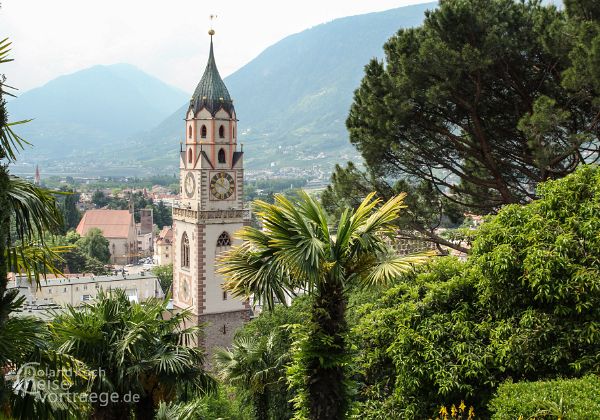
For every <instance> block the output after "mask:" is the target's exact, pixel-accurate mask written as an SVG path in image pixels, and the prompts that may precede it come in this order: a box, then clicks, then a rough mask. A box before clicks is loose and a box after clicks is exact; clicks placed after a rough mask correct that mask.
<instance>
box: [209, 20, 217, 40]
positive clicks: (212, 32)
mask: <svg viewBox="0 0 600 420" xmlns="http://www.w3.org/2000/svg"><path fill="white" fill-rule="evenodd" d="M216 18H217V15H210V29H209V30H208V34H209V35H210V36H213V35H214V34H215V30H214V29H213V21H214V20H215V19H216Z"/></svg>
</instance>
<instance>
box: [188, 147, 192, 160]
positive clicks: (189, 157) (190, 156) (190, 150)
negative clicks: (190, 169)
mask: <svg viewBox="0 0 600 420" xmlns="http://www.w3.org/2000/svg"><path fill="white" fill-rule="evenodd" d="M192 159H193V155H192V149H189V150H188V163H192Z"/></svg>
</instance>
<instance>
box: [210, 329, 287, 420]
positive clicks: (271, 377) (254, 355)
mask: <svg viewBox="0 0 600 420" xmlns="http://www.w3.org/2000/svg"><path fill="white" fill-rule="evenodd" d="M276 341H277V332H275V331H273V332H271V334H269V335H268V336H267V337H262V338H250V337H239V336H238V337H236V338H235V339H234V341H233V345H232V348H231V350H228V349H223V348H217V349H216V350H215V353H214V358H215V369H216V371H217V372H218V375H219V377H220V378H221V379H222V380H223V381H225V382H227V383H229V384H230V385H233V386H235V387H237V388H238V389H241V390H244V391H245V393H247V394H248V396H249V400H250V402H251V403H252V407H253V409H254V416H255V418H256V419H257V420H268V419H269V415H268V414H269V394H270V392H269V390H270V388H271V387H272V386H273V385H276V384H277V383H278V382H280V381H281V380H282V379H283V378H285V364H286V362H287V361H288V355H287V354H285V353H283V354H282V353H281V351H279V349H278V348H277V344H276Z"/></svg>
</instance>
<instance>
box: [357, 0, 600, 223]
mask: <svg viewBox="0 0 600 420" xmlns="http://www.w3.org/2000/svg"><path fill="white" fill-rule="evenodd" d="M571 3H575V2H574V1H573V2H571ZM579 3H585V2H579ZM592 3H593V2H592ZM594 10H595V9H594ZM578 31H579V29H578V26H577V25H575V24H574V23H573V22H572V21H570V20H569V19H568V18H567V15H566V13H564V12H561V11H559V10H557V9H556V8H555V7H553V6H543V5H541V2H540V1H537V0H531V1H526V2H516V1H513V0H492V1H490V0H452V1H441V2H440V5H439V7H438V8H437V9H435V10H432V11H428V12H427V13H426V18H425V21H424V23H423V25H422V26H420V27H417V28H410V29H401V30H400V31H399V32H398V33H397V34H396V35H395V36H393V37H392V38H390V40H389V41H388V42H387V43H386V44H385V46H384V50H385V57H386V58H385V61H383V62H380V61H378V60H373V61H371V62H370V63H369V64H368V65H367V66H366V68H365V77H364V78H363V80H362V82H361V85H360V87H359V88H358V90H357V91H356V93H355V97H354V103H353V105H352V107H351V110H350V114H349V117H348V120H347V126H348V129H349V132H350V139H351V141H352V143H353V144H354V145H355V146H356V147H357V148H358V150H359V151H360V152H361V154H362V155H363V157H364V158H365V161H366V164H367V166H368V169H369V170H371V171H372V172H373V174H374V175H375V176H378V177H384V178H388V179H389V178H391V179H402V180H404V181H406V182H408V183H412V184H419V183H421V182H424V183H426V184H427V185H429V190H430V191H429V192H428V193H427V194H428V197H429V200H430V201H434V202H435V201H436V200H439V198H436V196H442V197H445V198H446V199H447V200H450V201H453V202H456V203H459V204H461V205H463V206H466V207H467V208H468V209H470V211H471V212H475V213H479V214H485V213H490V212H492V213H493V212H496V211H497V210H498V209H499V208H500V207H501V206H502V205H504V204H510V203H524V202H527V201H529V200H531V199H533V198H535V197H536V193H535V191H536V190H535V186H536V184H537V183H539V182H541V181H544V180H548V179H556V178H560V177H563V176H565V175H566V174H568V173H570V172H572V171H573V170H575V169H576V167H577V166H578V165H580V164H582V163H584V162H591V161H594V160H597V159H598V158H599V155H598V144H599V143H598V133H599V131H598V130H599V128H598V109H599V108H598V106H597V105H598V104H597V100H595V99H594V95H593V94H590V89H589V86H588V85H587V84H581V83H580V84H579V85H577V84H576V83H571V84H568V83H566V82H565V74H567V73H566V72H567V71H569V70H570V69H571V68H572V67H573V63H574V60H575V56H574V55H573V54H572V52H573V51H574V48H575V46H576V45H579V41H577V39H578V38H577V34H578ZM581 42H583V41H581ZM583 61H585V60H583ZM583 64H585V63H583ZM583 64H582V65H583ZM588 68H589V72H591V71H594V69H596V72H597V67H588ZM585 79H586V80H588V78H585ZM592 79H593V78H592ZM596 93H597V92H596Z"/></svg>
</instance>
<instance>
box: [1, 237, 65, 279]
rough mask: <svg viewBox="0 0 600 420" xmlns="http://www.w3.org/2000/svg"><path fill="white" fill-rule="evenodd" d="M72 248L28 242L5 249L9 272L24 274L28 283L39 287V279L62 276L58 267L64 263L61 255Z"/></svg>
mask: <svg viewBox="0 0 600 420" xmlns="http://www.w3.org/2000/svg"><path fill="white" fill-rule="evenodd" d="M72 248H73V247H72V246H53V247H50V246H46V245H43V244H36V243H34V242H30V243H28V244H18V245H15V246H12V247H9V248H6V250H5V251H6V260H7V261H8V262H9V267H10V270H11V271H12V272H14V273H17V274H25V275H27V278H28V279H29V281H35V282H36V284H37V285H38V286H39V284H40V279H41V278H45V277H46V275H48V274H53V275H56V276H62V274H63V273H62V271H61V269H60V268H59V267H58V265H59V264H60V263H62V262H64V260H63V258H62V257H61V254H63V253H65V252H69V251H70V250H71V249H72Z"/></svg>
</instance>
